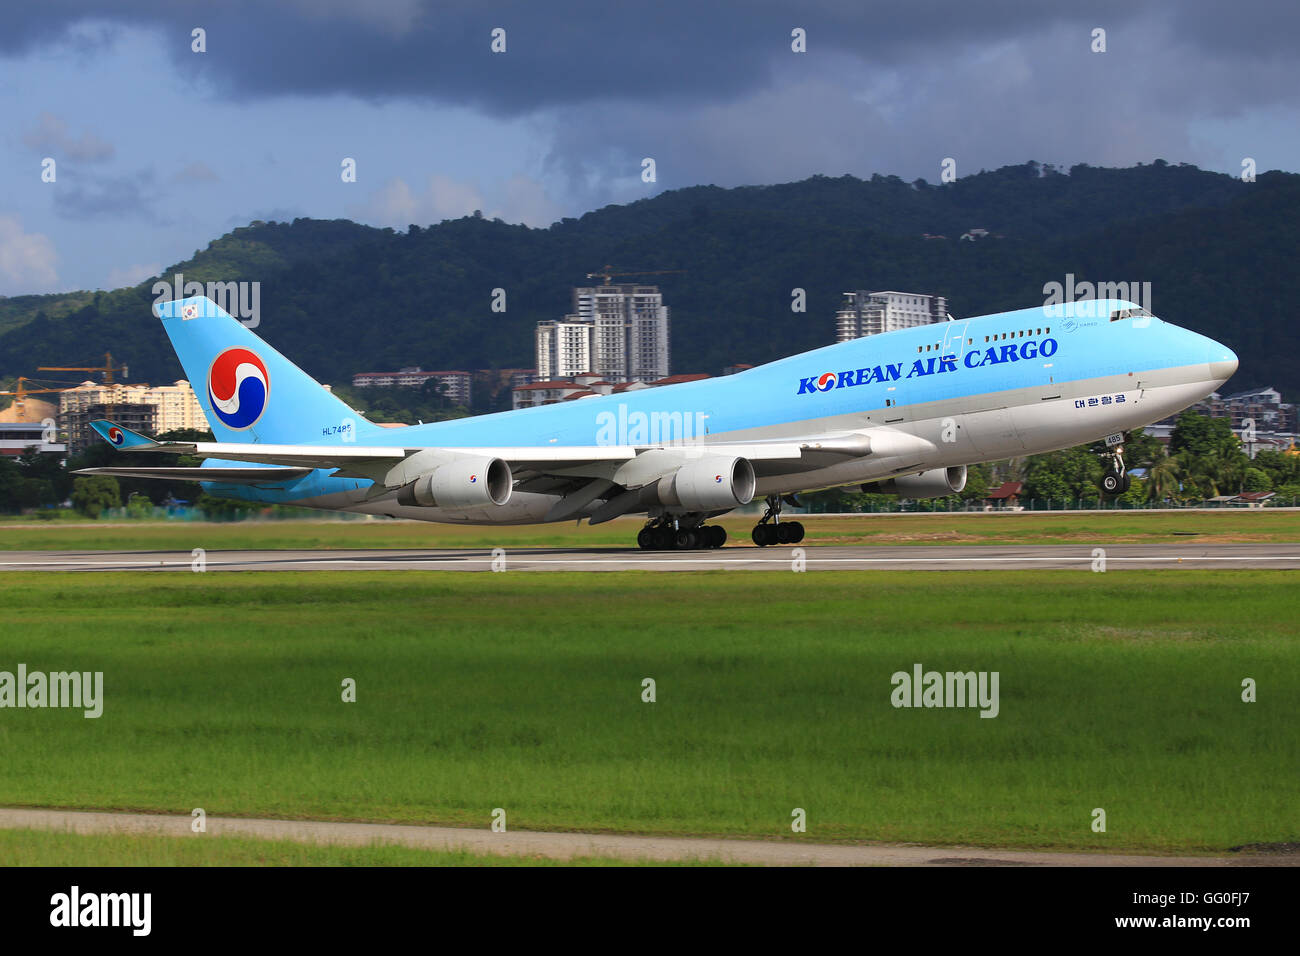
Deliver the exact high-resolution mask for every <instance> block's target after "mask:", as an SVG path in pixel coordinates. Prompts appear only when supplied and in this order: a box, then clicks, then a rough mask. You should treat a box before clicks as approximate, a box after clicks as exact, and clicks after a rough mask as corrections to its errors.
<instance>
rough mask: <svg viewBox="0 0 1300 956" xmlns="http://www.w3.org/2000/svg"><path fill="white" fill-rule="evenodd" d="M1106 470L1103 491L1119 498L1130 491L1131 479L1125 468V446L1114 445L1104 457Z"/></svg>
mask: <svg viewBox="0 0 1300 956" xmlns="http://www.w3.org/2000/svg"><path fill="white" fill-rule="evenodd" d="M1103 457H1104V458H1105V459H1106V465H1105V467H1106V470H1105V472H1104V473H1103V474H1102V476H1101V490H1102V491H1104V492H1105V493H1106V494H1108V495H1111V496H1114V497H1118V496H1119V495H1122V494H1123V493H1124V492H1126V491H1128V489H1129V484H1130V481H1129V477H1128V475H1127V474H1125V468H1124V446H1123V445H1112V446H1111V447H1110V448H1109V449H1107V450H1106V453H1105V455H1104V456H1103Z"/></svg>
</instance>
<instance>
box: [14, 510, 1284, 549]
mask: <svg viewBox="0 0 1300 956" xmlns="http://www.w3.org/2000/svg"><path fill="white" fill-rule="evenodd" d="M798 517H799V520H800V521H802V522H803V523H804V525H805V527H806V528H807V531H808V537H807V539H806V540H805V542H804V544H805V545H819V544H890V545H893V544H970V545H980V544H1120V543H1135V544H1150V543H1156V542H1169V541H1183V542H1187V541H1196V542H1227V541H1241V542H1250V541H1256V542H1267V541H1300V511H1282V510H1274V511H1269V510H1264V509H1261V510H1258V511H1241V510H1236V511H1156V512H1125V511H1111V512H1101V513H1096V514H1051V513H1042V512H1039V513H1024V512H1021V513H1010V514H880V515H867V514H864V515H850V516H822V515H806V516H805V515H801V516H798ZM756 520H757V516H744V515H741V516H730V517H725V518H723V519H721V521H720V522H718V523H720V524H722V525H723V526H724V527H725V528H726V529H727V534H728V535H729V536H730V537H729V541H728V547H734V546H737V545H740V546H744V547H753V545H752V544H751V543H750V540H749V531H750V529H751V528H752V527H753V526H754V522H755V521H756ZM641 525H642V521H641V520H640V519H636V518H628V519H620V520H615V521H610V522H608V523H606V524H601V525H597V526H596V527H594V528H593V527H588V526H587V525H585V524H584V525H582V526H581V527H579V526H577V525H576V523H573V522H565V523H560V524H551V525H530V526H522V527H481V526H470V527H465V526H458V525H446V524H434V523H432V522H423V521H337V520H326V521H268V522H254V521H245V522H238V523H206V522H143V521H141V522H116V523H113V522H102V523H97V522H93V521H92V522H72V523H68V522H53V523H51V522H36V521H0V551H40V550H47V551H65V550H66V551H82V550H101V549H112V550H181V551H189V550H191V549H193V548H205V549H207V550H211V551H216V550H223V549H230V548H255V549H262V548H266V549H277V548H295V549H296V548H458V547H460V548H496V547H501V548H512V547H513V548H566V547H578V548H590V547H621V548H631V547H635V546H636V544H635V540H636V533H637V531H638V530H639V529H640V528H641Z"/></svg>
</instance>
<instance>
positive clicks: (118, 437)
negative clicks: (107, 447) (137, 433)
mask: <svg viewBox="0 0 1300 956" xmlns="http://www.w3.org/2000/svg"><path fill="white" fill-rule="evenodd" d="M108 440H109V441H111V442H112V443H113V444H114V445H121V444H122V442H124V441H126V436H125V435H123V434H122V429H120V428H118V427H117V426H116V425H114V426H113V427H112V428H110V429H109V430H108Z"/></svg>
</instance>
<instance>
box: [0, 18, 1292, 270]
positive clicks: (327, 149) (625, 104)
mask: <svg viewBox="0 0 1300 956" xmlns="http://www.w3.org/2000/svg"><path fill="white" fill-rule="evenodd" d="M196 29H200V30H202V31H203V34H202V38H203V46H204V47H205V49H204V50H203V51H201V52H200V51H196V50H195V49H194V47H195V45H196V41H195V38H194V31H195V30H196ZM1098 30H1101V31H1104V34H1103V35H1099V34H1098V33H1097V31H1098ZM494 31H504V32H503V33H495V34H494ZM794 31H802V37H803V46H804V49H803V51H796V50H795V49H794V47H795V46H797V45H799V44H798V42H797V40H796V39H795V38H794V36H793V34H794ZM494 35H495V40H494ZM1099 38H1100V39H1104V47H1105V49H1104V51H1102V50H1098V49H1095V48H1096V47H1097V46H1098V45H1099V43H1098V41H1099ZM1298 41H1300V4H1291V3H1286V2H1267V0H1264V2H1257V0H1238V2H1235V3H1231V4H1224V3H1222V2H1218V0H1181V2H1174V0H1169V2H1164V3H1151V2H1142V0H1096V2H1082V3H1071V4H1069V5H1066V4H1058V3H1052V2H1044V0H964V2H947V0H942V2H941V0H907V2H904V3H893V4H882V3H863V2H861V0H859V2H847V0H845V2H831V0H804V2H800V3H793V2H786V3H773V2H766V0H751V2H736V3H710V2H708V0H693V2H681V0H654V2H653V3H650V2H644V3H637V4H620V3H616V2H611V0H603V2H585V0H578V2H569V3H565V2H558V3H542V2H538V0H521V2H497V0H485V2H426V0H256V2H254V0H247V2H246V0H229V2H208V3H199V2H192V0H117V2H113V3H109V2H100V3H88V2H81V0H45V2H43V3H41V4H23V5H21V9H10V10H7V11H6V14H5V29H4V30H3V32H0V116H2V117H3V118H4V120H5V122H4V123H3V126H2V129H3V132H0V181H3V182H4V184H5V188H4V190H3V191H2V192H0V295H19V294H25V293H39V292H59V291H69V290H74V289H96V288H103V289H111V288H117V287H120V286H124V285H130V284H134V283H136V282H139V281H142V280H143V279H145V278H148V277H150V276H153V275H155V274H158V273H159V272H160V271H161V270H162V269H163V268H165V267H166V266H168V265H170V264H172V263H174V262H177V261H179V260H182V259H185V258H187V257H189V256H190V255H192V254H193V253H194V252H195V250H197V249H201V248H203V247H205V246H206V245H207V244H208V242H210V241H211V240H213V239H215V238H217V237H219V236H221V235H223V234H225V233H227V232H229V231H230V230H231V229H233V228H235V227H237V226H241V225H246V224H247V223H248V222H250V221H252V220H255V219H262V220H272V219H274V220H281V221H284V220H290V219H294V218H297V217H299V216H308V217H313V218H323V219H332V218H340V217H343V218H349V219H353V220H356V221H358V222H363V223H367V224H370V225H375V226H390V227H393V228H396V229H405V228H406V227H407V226H408V225H409V224H411V223H415V224H418V225H421V226H426V225H430V224H432V223H436V222H439V221H441V220H443V219H447V218H457V217H459V216H463V215H466V214H469V213H471V212H473V211H474V210H476V209H478V210H481V211H482V212H483V214H484V215H486V216H488V217H500V218H501V219H504V220H506V221H507V222H522V223H526V224H528V225H531V226H546V225H549V224H550V223H551V222H554V221H556V220H558V219H560V218H562V217H565V216H580V215H582V214H583V213H584V212H587V211H589V210H591V209H595V208H599V207H601V206H604V205H606V204H608V203H623V202H630V201H633V200H636V199H641V198H645V197H647V196H653V195H655V194H656V193H658V192H661V191H663V190H666V189H675V188H680V187H683V186H691V185H697V184H716V185H719V186H738V185H746V184H762V183H777V182H789V181H792V180H797V179H803V178H806V177H808V176H811V175H814V174H817V173H821V174H825V175H829V176H839V175H843V174H845V173H849V174H852V175H855V176H860V177H864V178H865V177H870V176H871V175H872V174H873V173H881V174H893V175H898V176H901V177H903V178H904V179H906V180H909V181H911V180H914V179H916V178H918V177H921V178H925V179H927V180H928V181H930V182H938V181H939V180H940V173H941V169H942V164H943V162H944V160H945V159H952V160H953V161H954V162H955V171H956V173H957V175H958V176H964V175H968V174H971V173H974V172H978V171H979V170H980V169H993V168H996V167H999V166H1003V165H1007V164H1013V163H1023V162H1026V161H1028V160H1037V161H1040V162H1045V163H1054V164H1056V165H1058V166H1063V167H1067V168H1068V167H1069V166H1072V165H1074V164H1076V163H1089V164H1093V165H1112V166H1129V165H1133V164H1135V163H1138V162H1150V161H1152V160H1153V159H1157V158H1160V159H1165V160H1167V161H1169V162H1171V163H1178V162H1188V163H1194V164H1196V165H1198V166H1201V167H1202V168H1206V169H1214V170H1218V171H1221V172H1225V173H1229V174H1232V175H1240V173H1241V171H1242V163H1243V160H1245V159H1246V158H1247V157H1249V158H1251V159H1253V160H1254V162H1255V164H1256V168H1257V169H1258V171H1259V172H1264V171H1265V170H1268V169H1283V170H1288V171H1296V169H1297V167H1298V166H1300V160H1298V159H1297V157H1298V156H1300V83H1297V79H1298V78H1300V77H1298V75H1297V74H1300V68H1298V67H1297V63H1298V62H1300V60H1298V58H1297V54H1296V50H1297V49H1300V42H1298ZM494 43H495V45H496V46H497V47H498V48H500V47H502V46H504V49H502V50H499V51H498V50H494V49H493V46H494ZM646 158H651V159H653V160H654V173H655V176H654V180H653V181H649V182H648V181H646V177H645V176H643V161H644V160H645V159H646ZM345 159H351V160H354V161H355V169H356V176H355V181H354V182H345V181H344V178H343V176H342V175H341V174H342V171H343V163H344V160H345ZM49 160H53V173H54V175H53V181H52V182H48V181H45V179H48V178H49V164H48V161H49Z"/></svg>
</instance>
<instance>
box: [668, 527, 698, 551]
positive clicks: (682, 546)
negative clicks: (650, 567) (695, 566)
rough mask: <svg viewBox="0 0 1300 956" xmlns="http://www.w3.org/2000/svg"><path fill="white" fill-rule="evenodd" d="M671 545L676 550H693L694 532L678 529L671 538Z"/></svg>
mask: <svg viewBox="0 0 1300 956" xmlns="http://www.w3.org/2000/svg"><path fill="white" fill-rule="evenodd" d="M673 547H675V548H676V549H677V550H678V551H693V550H694V549H695V532H694V531H685V530H683V531H678V532H677V535H676V537H675V538H674V539H673Z"/></svg>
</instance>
